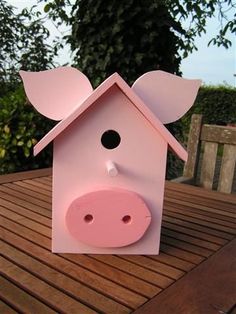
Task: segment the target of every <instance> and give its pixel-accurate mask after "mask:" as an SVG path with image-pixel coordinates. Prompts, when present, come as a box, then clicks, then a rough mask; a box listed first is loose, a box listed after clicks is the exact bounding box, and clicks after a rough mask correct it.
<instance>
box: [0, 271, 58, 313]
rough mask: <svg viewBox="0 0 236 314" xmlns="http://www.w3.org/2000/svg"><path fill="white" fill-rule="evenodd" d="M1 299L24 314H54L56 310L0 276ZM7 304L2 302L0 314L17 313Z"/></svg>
mask: <svg viewBox="0 0 236 314" xmlns="http://www.w3.org/2000/svg"><path fill="white" fill-rule="evenodd" d="M0 297H1V298H2V299H4V300H7V302H8V303H9V304H10V305H11V306H12V307H13V308H15V309H16V311H17V312H18V311H21V312H24V313H45V314H53V313H56V311H55V310H53V309H52V308H50V307H48V306H47V305H46V304H44V303H42V302H40V301H39V300H37V299H36V298H35V297H33V296H32V295H30V294H28V293H27V292H25V291H24V290H22V289H20V288H19V287H17V286H16V285H14V284H13V283H12V282H10V281H9V280H7V279H6V278H4V277H2V276H0ZM16 311H14V310H13V309H12V308H10V307H9V306H8V305H7V304H5V305H4V304H3V302H0V313H2V314H7V313H9V314H10V313H17V312H16Z"/></svg>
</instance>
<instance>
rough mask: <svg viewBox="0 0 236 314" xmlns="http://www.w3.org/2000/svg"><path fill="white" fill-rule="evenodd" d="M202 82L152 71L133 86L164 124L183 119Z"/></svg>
mask: <svg viewBox="0 0 236 314" xmlns="http://www.w3.org/2000/svg"><path fill="white" fill-rule="evenodd" d="M200 85H201V81H200V80H187V79H183V78H181V77H178V76H176V75H173V74H170V73H166V72H163V71H151V72H147V73H145V74H144V75H142V76H140V77H139V78H138V79H137V80H136V81H135V82H134V84H133V86H132V88H133V90H134V91H135V93H136V94H137V95H138V96H139V97H140V98H141V99H142V100H143V101H144V103H145V104H146V106H148V107H149V109H150V110H151V111H152V112H153V113H154V114H155V115H156V116H157V118H158V119H159V120H160V121H161V122H162V123H164V124H165V123H170V122H174V121H176V120H178V119H179V118H181V117H182V116H183V115H184V114H185V113H186V112H187V111H188V110H189V109H190V107H191V106H192V105H193V103H194V100H195V98H196V96H197V92H198V89H199V87H200Z"/></svg>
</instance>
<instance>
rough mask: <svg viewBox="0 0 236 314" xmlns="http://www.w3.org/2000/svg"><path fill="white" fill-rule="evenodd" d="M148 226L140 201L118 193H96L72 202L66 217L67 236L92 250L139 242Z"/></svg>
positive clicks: (133, 195) (147, 215)
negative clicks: (93, 248)
mask: <svg viewBox="0 0 236 314" xmlns="http://www.w3.org/2000/svg"><path fill="white" fill-rule="evenodd" d="M150 222H151V213H150V211H149V209H148V208H147V206H146V204H145V202H144V201H143V200H142V198H141V197H140V196H139V195H138V194H136V193H134V192H131V191H127V190H122V189H109V190H99V191H94V192H91V193H88V194H85V195H83V196H81V197H79V198H77V199H75V200H74V201H73V202H72V203H71V205H70V207H69V209H68V211H67V214H66V225H67V228H68V230H69V232H70V233H71V234H72V235H73V237H75V238H76V239H77V240H78V241H81V242H83V243H85V244H88V245H90V246H95V247H104V248H105V247H107V248H108V247H113V248H114V247H122V246H126V245H130V244H132V243H135V242H136V241H138V240H140V239H141V238H142V236H143V235H144V233H145V232H146V230H147V228H148V227H149V225H150Z"/></svg>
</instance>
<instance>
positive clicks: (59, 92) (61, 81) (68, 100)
mask: <svg viewBox="0 0 236 314" xmlns="http://www.w3.org/2000/svg"><path fill="white" fill-rule="evenodd" d="M20 76H21V78H22V80H23V83H24V88H25V92H26V95H27V97H28V99H29V101H30V102H31V103H32V105H33V106H34V107H35V109H36V110H37V111H38V112H40V113H41V114H43V115H44V116H46V117H48V118H50V119H53V120H62V119H64V118H65V117H66V116H68V114H69V113H70V111H71V110H72V109H73V108H74V107H75V106H78V105H79V104H80V103H82V102H83V101H84V100H85V99H86V98H87V97H88V96H89V95H90V94H91V93H92V91H93V88H92V86H91V83H90V82H89V80H88V78H87V77H86V76H85V75H84V74H83V73H82V72H80V71H79V70H77V69H75V68H71V67H59V68H56V69H52V70H46V71H41V72H25V71H20Z"/></svg>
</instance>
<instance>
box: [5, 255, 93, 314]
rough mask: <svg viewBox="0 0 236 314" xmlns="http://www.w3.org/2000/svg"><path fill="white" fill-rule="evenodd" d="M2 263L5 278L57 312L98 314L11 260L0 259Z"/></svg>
mask: <svg viewBox="0 0 236 314" xmlns="http://www.w3.org/2000/svg"><path fill="white" fill-rule="evenodd" d="M0 263H1V270H0V272H1V273H2V274H3V275H4V276H5V277H7V278H9V279H10V280H11V281H13V282H14V283H15V284H17V285H18V286H19V287H22V289H23V290H26V291H30V293H31V294H32V295H33V296H35V297H36V298H38V299H39V300H40V301H42V302H44V303H46V304H47V305H49V306H51V307H53V308H54V309H55V310H56V311H64V312H67V313H78V311H81V312H82V313H86V314H95V313H96V312H95V311H94V310H92V309H90V308H88V307H87V306H85V305H83V304H82V303H79V302H78V301H76V300H75V299H73V298H71V297H69V296H68V295H66V294H64V293H63V292H61V291H60V290H58V289H56V288H54V287H52V286H50V285H49V284H47V283H46V282H45V281H43V280H41V279H39V278H37V277H35V276H34V275H32V274H31V273H29V272H28V271H26V270H24V269H22V268H21V267H19V266H17V265H16V264H14V263H12V262H10V261H9V260H7V259H5V258H3V257H0ZM62 300H63V302H62Z"/></svg>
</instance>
